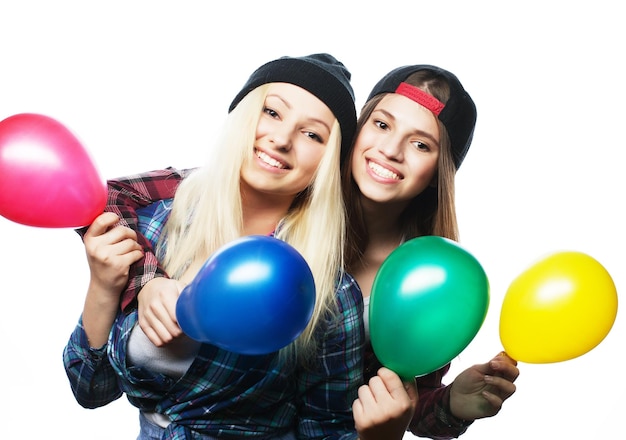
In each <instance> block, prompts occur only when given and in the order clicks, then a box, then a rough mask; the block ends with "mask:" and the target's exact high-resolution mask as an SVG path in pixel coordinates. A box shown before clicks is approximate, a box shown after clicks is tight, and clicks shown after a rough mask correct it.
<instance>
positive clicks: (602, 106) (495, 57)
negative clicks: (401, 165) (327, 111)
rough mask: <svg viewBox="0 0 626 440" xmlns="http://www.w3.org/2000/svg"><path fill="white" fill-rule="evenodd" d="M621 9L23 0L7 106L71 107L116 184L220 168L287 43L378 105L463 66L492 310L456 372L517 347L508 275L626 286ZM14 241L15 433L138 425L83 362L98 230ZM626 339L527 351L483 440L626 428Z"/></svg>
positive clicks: (106, 430)
mask: <svg viewBox="0 0 626 440" xmlns="http://www.w3.org/2000/svg"><path fill="white" fill-rule="evenodd" d="M620 11H621V6H619V2H613V1H608V0H607V1H604V0H597V1H593V2H590V1H589V2H577V1H572V2H565V1H563V2H558V1H553V2H548V1H541V2H535V1H525V2H497V1H493V2H486V1H485V2H480V1H459V2H449V1H430V2H426V1H416V0H404V1H394V0H385V1H380V2H369V1H363V0H361V1H354V2H348V1H339V0H334V1H325V0H318V1H317V2H302V3H299V2H294V1H291V2H289V1H281V0H274V1H270V2H253V1H250V2H242V1H229V2H223V3H222V2H209V1H184V0H181V1H176V2H173V1H172V2H165V1H154V0H152V1H130V0H126V1H108V2H89V1H62V0H56V1H32V0H20V1H19V2H17V1H12V2H9V1H3V2H2V3H1V4H0V119H4V118H5V117H8V116H10V115H13V114H17V113H21V112H36V113H43V114H47V115H49V116H52V117H54V118H56V119H58V120H60V121H61V122H63V123H64V124H65V125H66V126H67V127H68V128H70V129H71V130H72V131H73V132H74V133H75V134H76V135H77V136H78V137H79V138H80V139H81V141H82V142H83V144H84V145H85V147H86V148H87V149H88V150H89V151H90V152H91V154H92V156H93V159H94V162H95V163H96V164H97V166H98V167H99V170H100V172H101V174H102V176H103V178H111V177H117V176H121V175H125V174H129V173H134V172H140V171H147V170H150V169H157V168H163V167H166V166H170V165H171V166H176V167H180V168H182V167H187V166H196V165H201V164H202V163H204V161H205V160H206V159H207V158H206V156H205V154H204V152H205V151H206V148H207V145H208V144H209V143H210V141H211V137H212V136H213V134H214V133H215V131H216V130H217V128H218V127H219V125H220V123H221V122H222V120H223V118H224V116H225V114H226V110H227V107H228V104H229V103H230V99H231V98H232V97H233V96H234V95H235V94H236V93H237V92H238V91H239V89H240V87H241V86H242V85H243V82H244V81H245V79H246V78H247V76H248V75H249V74H250V73H251V72H252V71H253V70H254V69H255V68H256V67H257V66H258V65H260V64H262V63H264V62H266V61H268V60H270V59H274V58H276V57H279V56H282V55H293V56H300V55H305V54H309V53H313V52H330V53H332V54H334V55H335V56H336V57H337V58H339V59H341V60H342V61H343V62H344V63H345V64H346V65H347V66H348V68H349V69H350V70H351V71H352V73H353V84H354V87H355V90H356V93H357V101H358V105H359V107H360V105H361V104H362V103H363V102H364V100H365V98H366V96H367V94H368V92H369V90H370V89H371V87H372V86H373V85H374V83H375V81H377V80H378V79H379V78H380V77H381V76H382V75H383V74H385V73H386V72H387V71H389V70H390V69H392V68H394V67H397V66H399V65H405V64H419V63H430V64H437V65H440V66H442V67H445V68H447V69H449V70H451V71H453V72H455V73H456V74H457V75H458V76H459V77H460V79H461V81H462V82H463V83H464V85H465V87H466V89H467V90H468V91H469V92H470V94H471V95H472V96H473V98H474V100H475V101H476V103H477V106H478V114H479V116H478V125H477V128H476V134H475V137H474V142H473V145H472V148H471V149H470V152H469V154H468V156H467V159H466V160H465V162H464V163H463V166H462V167H461V169H460V170H459V173H458V175H457V176H458V177H457V185H458V189H457V197H458V214H459V221H460V226H461V238H462V243H463V244H464V246H465V247H466V248H467V249H468V250H470V251H471V252H472V253H473V254H474V255H475V256H476V257H477V258H478V259H479V261H481V263H482V264H483V266H484V268H485V270H486V271H487V274H488V276H489V279H490V283H491V305H490V309H489V313H488V316H487V320H486V322H485V324H484V325H483V327H482V328H481V330H480V332H479V334H478V335H477V337H476V338H475V340H474V341H473V342H472V344H470V346H469V347H468V348H467V349H466V350H465V351H464V352H463V353H461V355H460V356H459V357H458V358H457V359H455V360H454V362H453V365H454V368H453V371H452V372H451V373H450V377H449V379H450V380H451V379H452V378H453V377H454V376H455V375H456V374H457V373H458V371H459V370H461V369H464V368H466V367H468V366H470V365H471V364H474V363H478V362H485V361H487V360H488V359H490V358H491V357H492V356H493V355H495V354H496V353H498V352H499V351H500V350H501V343H500V340H499V335H498V321H499V312H500V307H501V304H502V300H503V298H504V295H505V293H506V289H507V287H508V285H509V283H510V282H511V281H512V280H513V279H514V278H515V277H516V276H517V275H518V274H520V273H521V272H522V271H523V270H524V269H525V268H526V267H528V266H529V265H530V264H531V263H533V262H534V261H535V260H536V259H537V258H539V257H540V256H543V255H545V254H546V253H552V252H556V251H560V250H576V251H581V252H585V253H588V254H589V255H591V256H593V257H595V258H596V259H597V260H598V261H600V262H601V263H602V264H603V265H604V266H605V267H606V268H607V270H608V271H609V272H610V273H611V274H612V276H613V278H614V281H615V283H616V285H617V288H618V291H621V290H623V289H624V288H626V284H625V283H626V280H625V278H624V276H625V275H624V263H625V258H624V254H623V252H624V249H625V248H626V240H625V239H624V233H623V226H624V214H623V211H624V206H623V200H624V198H623V197H624V188H625V187H626V178H625V177H624V175H625V174H626V173H625V172H624V159H623V151H624V149H625V148H624V147H625V141H624V137H623V136H622V134H623V119H624V116H625V114H624V102H625V101H626V93H625V88H624V83H623V81H624V78H625V77H626V70H625V68H624V67H623V66H624V65H623V57H624V41H626V32H625V31H624V26H623V22H622V17H623V14H622V13H621V12H620ZM15 184H16V185H19V182H16V183H15ZM33 202H34V203H36V201H33ZM0 241H1V242H2V252H1V253H0V271H1V272H0V273H1V274H2V282H1V283H0V292H1V294H2V296H1V298H2V301H1V304H2V305H1V306H0V307H1V310H2V320H1V321H0V322H1V323H0V334H2V335H3V338H2V340H3V341H4V342H3V347H2V362H1V364H0V368H1V371H2V378H3V386H2V400H3V402H4V406H3V407H4V408H5V409H4V410H3V417H2V423H3V427H2V432H3V434H2V437H3V438H45V437H59V438H63V439H65V440H70V439H85V438H89V439H108V438H116V439H120V440H121V439H134V438H135V436H136V433H137V427H138V423H137V412H136V411H135V409H134V408H132V407H131V406H130V405H129V404H128V403H127V401H126V400H125V398H122V399H120V400H119V401H117V402H115V403H114V404H111V405H109V406H108V407H105V408H101V409H97V410H86V409H83V408H81V407H80V406H79V405H78V404H77V403H76V402H75V400H74V398H73V396H72V394H71V392H70V388H69V385H68V382H67V378H66V377H65V373H64V370H63V365H62V358H61V353H62V349H63V347H64V345H65V343H66V341H67V338H68V337H69V335H70V333H71V331H72V329H73V328H74V325H75V323H76V321H77V319H78V316H79V314H80V311H81V308H82V302H83V298H84V293H85V288H86V285H87V280H88V269H87V265H86V261H85V257H84V250H83V247H82V243H81V241H80V239H79V238H78V236H77V235H76V234H75V233H74V232H73V231H72V230H67V229H60V230H59V229H45V228H33V227H28V226H24V225H20V224H16V223H13V222H10V221H8V220H6V219H4V218H0ZM625 340H626V334H625V328H624V322H623V316H622V314H620V313H618V317H617V320H616V321H615V324H614V326H613V329H612V331H611V333H610V334H609V335H608V336H607V338H606V339H605V340H604V341H603V342H602V343H601V344H600V345H599V346H598V347H597V348H596V349H594V350H592V351H591V352H589V353H587V354H585V355H584V356H581V357H579V358H577V359H573V360H571V361H567V362H561V363H556V364H540V365H535V364H525V363H521V364H520V370H521V376H520V378H519V380H518V382H517V385H518V391H517V393H516V394H515V395H514V396H513V397H512V398H511V399H510V400H509V401H508V402H506V404H505V406H504V408H503V409H502V411H501V413H500V414H499V415H497V416H496V417H494V418H492V419H486V420H481V421H478V422H476V423H475V424H474V426H472V427H471V428H470V430H469V431H468V433H467V434H465V435H464V438H465V439H466V440H470V439H485V438H501V437H509V438H513V439H528V438H533V439H547V438H568V439H597V438H599V437H600V436H601V434H600V433H602V438H616V437H619V436H621V434H616V433H615V432H614V430H619V431H621V425H622V424H621V423H620V422H619V421H620V420H622V418H623V409H624V406H623V402H622V398H623V396H624V395H626V387H625V385H624V381H623V380H622V377H621V376H622V375H621V374H620V373H621V371H620V370H621V369H622V364H621V359H623V356H624V342H625ZM619 431H618V432H619ZM409 437H410V436H408V435H407V438H409Z"/></svg>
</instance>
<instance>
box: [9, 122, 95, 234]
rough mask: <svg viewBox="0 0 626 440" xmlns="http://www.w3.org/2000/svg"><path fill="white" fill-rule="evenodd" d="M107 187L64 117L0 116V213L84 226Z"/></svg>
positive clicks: (25, 220) (27, 221)
mask: <svg viewBox="0 0 626 440" xmlns="http://www.w3.org/2000/svg"><path fill="white" fill-rule="evenodd" d="M106 198H107V190H106V185H105V182H104V180H102V179H101V178H100V176H99V174H98V172H97V170H96V168H95V166H94V164H93V163H92V161H91V159H90V157H89V155H88V154H87V152H86V151H85V149H84V148H83V146H82V145H81V143H80V142H79V141H78V139H76V137H75V136H74V135H73V134H72V133H71V132H70V131H69V130H68V129H67V128H65V127H64V126H63V125H62V124H61V123H59V122H58V121H56V120H54V119H52V118H50V117H47V116H43V115H38V114H32V113H23V114H17V115H14V116H10V117H8V118H6V119H4V120H2V121H0V215H2V216H3V217H6V218H7V219H9V220H11V221H14V222H17V223H21V224H24V225H28V226H38V227H46V228H64V227H72V228H76V227H82V226H86V225H89V224H91V222H92V221H93V220H94V219H95V218H96V217H97V216H98V215H100V214H102V212H103V211H104V207H105V205H106Z"/></svg>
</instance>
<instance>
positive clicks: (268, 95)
mask: <svg viewBox="0 0 626 440" xmlns="http://www.w3.org/2000/svg"><path fill="white" fill-rule="evenodd" d="M268 97H274V98H277V99H279V100H280V101H281V102H282V103H283V104H285V106H286V107H287V108H288V109H290V110H292V109H293V106H292V105H291V103H290V102H289V101H287V100H285V98H283V97H282V96H281V95H277V94H275V93H268V94H267V95H266V96H265V98H268ZM333 116H334V115H333ZM307 119H308V120H309V121H312V122H316V123H318V124H320V125H323V126H324V127H325V128H326V130H328V133H330V132H331V131H332V129H331V128H330V126H329V125H328V124H327V123H326V122H324V121H323V120H321V119H319V118H315V117H312V116H307Z"/></svg>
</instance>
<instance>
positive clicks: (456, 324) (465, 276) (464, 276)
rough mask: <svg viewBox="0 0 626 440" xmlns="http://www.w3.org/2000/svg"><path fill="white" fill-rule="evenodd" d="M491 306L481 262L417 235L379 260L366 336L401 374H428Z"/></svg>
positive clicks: (469, 335) (456, 349) (471, 333)
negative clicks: (367, 335)
mask: <svg viewBox="0 0 626 440" xmlns="http://www.w3.org/2000/svg"><path fill="white" fill-rule="evenodd" d="M488 306H489V282H488V280H487V276H486V274H485V272H484V270H483V268H482V266H481V265H480V263H479V262H478V261H477V260H476V259H475V258H474V257H473V256H472V255H471V254H469V253H468V252H467V251H465V250H464V249H462V248H461V247H460V246H459V245H457V244H456V243H455V242H453V241H451V240H448V239H445V238H442V237H435V236H425V237H418V238H414V239H412V240H409V241H407V242H406V243H404V244H402V245H401V246H399V247H398V248H397V249H396V250H395V251H393V252H392V253H391V254H390V255H389V256H388V257H387V259H386V260H385V261H384V262H383V264H382V265H381V267H380V269H379V270H378V273H377V274H376V278H375V279H374V284H373V286H372V293H371V297H370V310H369V320H370V337H371V341H372V347H373V349H374V352H375V354H376V356H377V357H378V359H379V360H380V361H381V363H382V364H383V365H384V366H386V367H387V368H389V369H391V370H393V371H395V372H396V373H397V374H398V375H399V376H400V377H403V378H411V377H415V376H422V375H425V374H428V373H431V372H433V371H435V370H437V369H439V368H441V367H443V366H444V365H446V364H447V363H449V362H450V361H451V360H452V359H453V358H454V357H455V356H457V355H458V354H459V353H460V352H461V351H463V350H464V349H465V347H467V345H468V344H469V343H470V342H471V341H472V339H473V338H474V337H475V336H476V334H477V333H478V330H479V329H480V327H481V326H482V323H483V321H484V320H485V317H486V315H487V309H488Z"/></svg>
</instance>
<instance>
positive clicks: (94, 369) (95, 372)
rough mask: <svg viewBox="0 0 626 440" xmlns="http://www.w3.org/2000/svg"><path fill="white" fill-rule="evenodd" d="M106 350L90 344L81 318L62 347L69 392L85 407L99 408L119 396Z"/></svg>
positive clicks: (114, 375) (115, 378) (120, 392)
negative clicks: (92, 346)
mask: <svg viewBox="0 0 626 440" xmlns="http://www.w3.org/2000/svg"><path fill="white" fill-rule="evenodd" d="M106 350H107V346H106V345H105V346H104V347H102V348H99V349H94V348H90V347H89V342H88V341H87V335H86V334H85V330H84V328H83V323H82V318H81V320H80V321H79V323H78V325H77V326H76V328H75V329H74V332H73V333H72V335H71V336H70V340H69V342H68V343H67V345H66V346H65V348H64V350H63V365H64V366H65V372H66V374H67V377H68V379H69V381H70V387H71V388H72V393H74V397H75V398H76V401H77V402H78V403H79V404H80V405H81V406H83V407H84V408H99V407H101V406H104V405H106V404H108V403H111V402H113V401H114V400H117V399H119V398H120V397H121V395H122V391H121V389H120V387H119V385H118V381H117V375H116V374H115V371H114V370H113V367H112V366H111V364H110V363H109V358H108V357H107V352H106Z"/></svg>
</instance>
